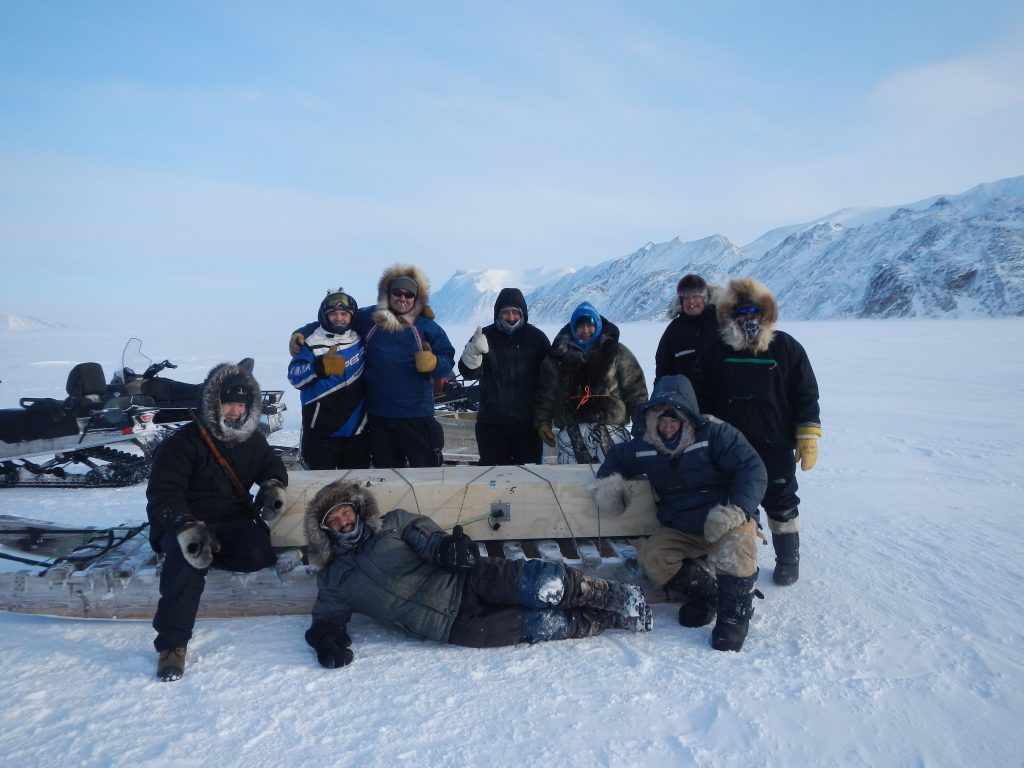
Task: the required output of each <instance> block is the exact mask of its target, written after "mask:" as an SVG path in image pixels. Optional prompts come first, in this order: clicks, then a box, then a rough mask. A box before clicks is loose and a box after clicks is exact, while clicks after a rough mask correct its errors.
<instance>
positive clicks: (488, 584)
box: [448, 557, 525, 648]
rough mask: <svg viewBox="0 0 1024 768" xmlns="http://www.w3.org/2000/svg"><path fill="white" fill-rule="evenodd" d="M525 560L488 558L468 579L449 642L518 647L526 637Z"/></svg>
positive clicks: (493, 646) (476, 567) (485, 646)
mask: <svg viewBox="0 0 1024 768" xmlns="http://www.w3.org/2000/svg"><path fill="white" fill-rule="evenodd" d="M524 562H525V561H524V560H506V559H505V558H503V557H486V558H483V559H481V560H480V561H478V562H477V564H476V566H474V568H473V569H472V570H471V571H470V572H469V574H468V575H467V576H466V584H465V586H464V587H463V589H462V602H461V603H460V605H459V612H458V614H457V615H456V617H455V623H454V624H453V625H452V630H451V633H449V635H448V642H449V643H451V644H452V645H465V646H469V647H470V648H497V647H499V646H503V645H514V644H515V643H517V642H519V640H520V639H522V635H523V606H522V604H521V603H520V600H519V581H520V578H521V576H522V572H523V564H524Z"/></svg>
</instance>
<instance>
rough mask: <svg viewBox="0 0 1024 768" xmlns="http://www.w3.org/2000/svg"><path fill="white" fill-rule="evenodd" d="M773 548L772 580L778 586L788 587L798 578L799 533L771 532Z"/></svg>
mask: <svg viewBox="0 0 1024 768" xmlns="http://www.w3.org/2000/svg"><path fill="white" fill-rule="evenodd" d="M772 546H773V547H774V548H775V572H774V573H773V574H772V581H774V582H775V583H776V584H778V585H779V586H780V587H788V586H789V585H790V584H793V583H795V582H796V580H797V579H799V578H800V534H799V533H797V532H795V531H794V532H793V533H774V532H773V533H772Z"/></svg>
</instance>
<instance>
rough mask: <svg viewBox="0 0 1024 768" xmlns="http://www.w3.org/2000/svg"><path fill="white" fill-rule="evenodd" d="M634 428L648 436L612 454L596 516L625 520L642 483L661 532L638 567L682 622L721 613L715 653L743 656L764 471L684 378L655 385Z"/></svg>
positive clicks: (601, 475) (699, 622) (700, 621)
mask: <svg viewBox="0 0 1024 768" xmlns="http://www.w3.org/2000/svg"><path fill="white" fill-rule="evenodd" d="M637 420H638V421H639V422H640V426H641V427H642V429H643V434H642V435H640V436H638V437H634V438H633V439H632V440H630V441H629V442H628V443H622V444H619V445H615V446H612V449H611V451H610V452H609V454H608V457H607V458H606V459H605V460H604V463H603V464H602V465H601V468H600V469H599V470H598V472H597V477H598V486H597V491H596V501H597V507H598V512H599V513H604V514H621V513H622V512H623V511H624V510H625V508H626V506H627V505H628V502H629V491H628V488H629V486H628V485H627V484H626V482H625V478H629V477H636V476H639V475H645V476H646V477H647V479H648V481H649V482H650V484H651V487H652V488H653V489H654V492H655V499H656V507H657V511H658V520H659V521H660V522H661V524H662V526H663V527H662V528H659V529H658V530H657V531H655V532H654V534H653V535H652V536H651V537H650V538H649V539H647V540H646V541H645V542H644V543H643V544H642V546H641V547H640V552H639V561H640V564H641V565H642V566H643V568H644V571H645V572H646V574H647V576H648V578H650V579H651V580H652V581H653V582H654V583H655V584H658V585H661V586H664V588H665V589H666V590H667V591H669V592H670V593H673V594H676V595H678V596H679V597H681V599H682V601H683V605H682V607H681V608H680V609H679V623H680V624H682V625H683V626H687V627H701V626H704V625H705V624H707V623H708V622H710V621H711V620H712V619H713V618H715V616H716V615H717V617H718V621H717V623H716V625H715V628H714V630H713V631H712V635H711V644H712V646H713V647H714V648H715V649H717V650H732V651H738V650H739V649H740V648H741V647H742V645H743V640H744V638H745V637H746V634H747V625H748V622H749V619H750V616H751V615H752V614H753V608H752V607H751V603H752V594H753V589H754V582H755V581H756V580H757V546H756V545H757V515H758V512H757V506H758V503H759V502H760V500H761V497H762V496H763V495H764V490H765V486H766V485H767V475H766V473H765V469H764V464H763V463H762V462H761V459H760V458H759V457H758V455H757V452H756V451H755V450H754V449H753V448H752V447H751V445H750V443H749V442H747V440H746V438H744V437H743V435H742V434H740V432H739V431H738V430H737V429H736V428H735V427H732V426H730V425H729V424H726V423H725V422H722V421H719V420H718V419H715V418H714V417H709V416H702V415H701V414H700V412H699V411H698V410H697V398H696V396H695V395H694V393H693V387H692V386H691V385H690V382H689V380H688V379H687V378H686V377H685V376H682V375H676V376H663V377H662V378H661V379H659V380H658V383H657V384H655V385H654V392H653V393H652V394H651V399H650V400H648V401H647V402H646V403H645V404H644V405H643V406H641V407H640V409H639V411H638V412H637Z"/></svg>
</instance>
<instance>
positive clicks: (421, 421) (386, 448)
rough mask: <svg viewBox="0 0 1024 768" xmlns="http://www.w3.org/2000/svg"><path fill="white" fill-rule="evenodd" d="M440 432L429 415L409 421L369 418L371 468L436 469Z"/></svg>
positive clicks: (439, 459)
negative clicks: (406, 467) (371, 454)
mask: <svg viewBox="0 0 1024 768" xmlns="http://www.w3.org/2000/svg"><path fill="white" fill-rule="evenodd" d="M443 449H444V430H443V429H441V425H440V424H438V423H437V419H435V418H434V417H433V416H422V417H417V418H412V419H385V418H384V417H382V416H371V417H370V450H371V452H372V453H373V466H375V467H378V468H385V467H404V466H405V465H406V463H407V462H408V465H409V466H410V467H440V466H441V465H442V464H443V463H444V456H443V454H442V450H443Z"/></svg>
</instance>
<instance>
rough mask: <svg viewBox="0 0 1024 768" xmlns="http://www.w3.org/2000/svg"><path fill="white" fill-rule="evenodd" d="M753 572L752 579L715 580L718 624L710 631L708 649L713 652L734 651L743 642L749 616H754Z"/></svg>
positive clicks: (726, 577)
mask: <svg viewBox="0 0 1024 768" xmlns="http://www.w3.org/2000/svg"><path fill="white" fill-rule="evenodd" d="M756 582H757V572H756V571H755V572H754V575H753V576H747V577H746V578H740V577H739V576H726V575H724V574H721V575H719V577H718V621H716V622H715V628H714V629H713V630H711V647H712V648H714V649H715V650H716V651H738V650H739V649H740V648H742V647H743V641H744V640H746V639H747V628H748V627H749V625H750V617H751V616H753V615H754V607H753V605H751V604H752V603H753V602H754V584H755V583H756Z"/></svg>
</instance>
